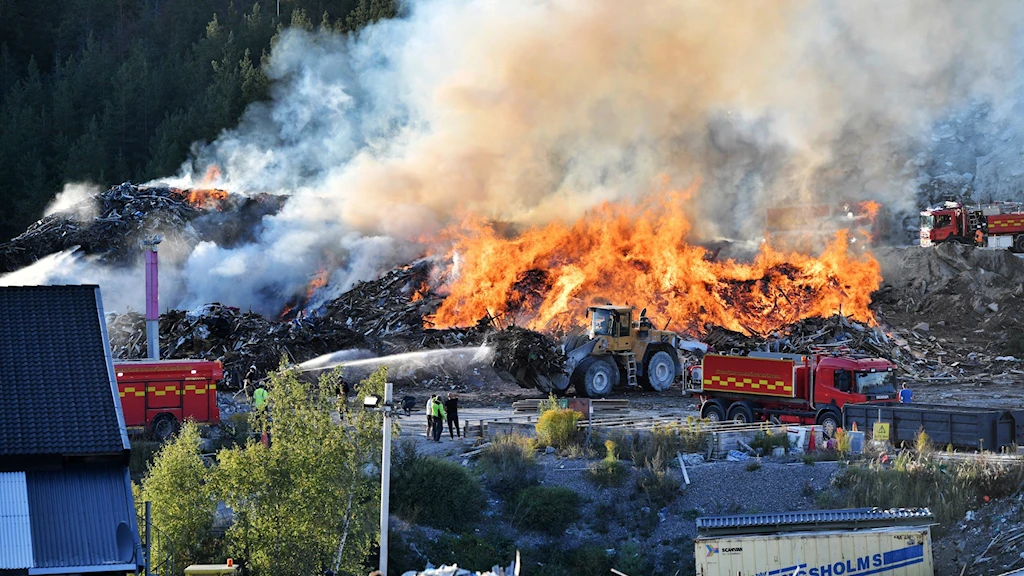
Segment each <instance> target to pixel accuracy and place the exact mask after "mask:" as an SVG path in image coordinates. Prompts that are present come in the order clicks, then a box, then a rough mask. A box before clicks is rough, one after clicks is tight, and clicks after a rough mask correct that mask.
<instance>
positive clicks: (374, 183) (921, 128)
mask: <svg viewBox="0 0 1024 576" xmlns="http://www.w3.org/2000/svg"><path fill="white" fill-rule="evenodd" d="M1021 13H1022V10H1021V9H1020V7H1019V5H1018V4H1016V3H1014V2H996V1H992V2H986V3H985V4H984V6H981V5H978V4H977V3H971V2H966V1H964V2H957V1H946V2H936V1H934V0H907V1H904V2H897V3H893V2H887V1H883V0H861V1H858V2H811V1H796V0H777V1H773V2H746V1H740V0H720V1H716V2H708V1H704V0H683V1H680V0H645V1H644V2H641V3H634V2H623V1H621V0H524V1H518V2H507V1H504V0H469V1H466V0H423V1H419V2H415V3H411V4H410V5H409V6H406V10H405V14H404V15H403V16H402V17H401V18H398V19H395V20H388V21H382V22H379V23H377V24H375V25H372V26H370V27H368V28H366V29H364V30H363V31H361V32H360V33H359V34H358V35H357V36H353V37H346V36H341V35H336V34H330V33H307V32H303V31H297V30H289V31H287V32H285V33H284V34H283V35H282V36H281V38H280V41H279V42H278V43H277V44H276V45H275V48H274V51H273V53H272V55H271V58H270V63H269V68H268V69H267V70H266V72H267V74H268V75H269V77H270V78H271V79H272V81H273V89H272V95H273V97H272V100H271V101H269V102H264V103H258V104H254V105H252V106H251V107H250V108H249V109H248V110H247V111H246V113H245V115H244V118H243V120H242V121H241V122H240V124H239V126H238V127H237V128H235V129H233V130H231V131H228V132H226V133H224V134H223V135H222V136H221V137H220V138H219V139H218V140H216V141H215V142H213V143H210V144H208V145H202V146H197V147H196V148H195V150H194V155H193V157H192V159H191V160H190V161H189V162H188V163H187V164H186V166H185V167H183V169H182V173H181V174H179V175H178V176H177V177H175V178H173V179H169V180H167V182H169V183H172V184H175V185H179V186H188V185H189V184H190V183H193V182H198V181H199V179H200V178H201V175H202V174H204V173H205V172H206V169H207V168H208V167H209V166H211V165H217V166H219V167H221V169H222V176H221V181H219V182H215V183H214V184H215V185H217V186H218V187H222V188H226V189H229V190H232V191H235V192H241V193H257V192H281V193H287V194H290V195H291V199H290V200H289V201H288V203H287V204H286V206H285V207H284V209H283V210H282V211H281V212H280V213H279V214H277V215H274V216H269V217H266V218H265V219H264V221H263V224H262V228H261V232H260V235H259V237H258V239H257V240H256V241H254V242H251V243H248V244H244V245H240V246H232V247H224V246H218V245H215V244H212V243H202V244H200V245H199V246H198V247H197V248H196V249H195V250H194V251H193V252H192V254H191V256H190V257H189V258H188V259H187V261H186V263H185V264H184V266H183V268H182V274H181V276H180V280H179V284H178V285H177V287H176V289H175V290H176V293H175V294H173V295H171V296H170V298H169V299H167V298H165V300H164V303H165V304H168V305H171V306H192V305H197V304H201V303H204V302H209V301H221V302H225V303H231V304H233V305H237V306H241V307H249V308H252V309H254V310H258V311H261V312H266V313H275V312H277V311H279V310H280V307H281V304H282V303H283V301H285V300H286V299H287V298H288V297H289V295H291V294H295V293H299V292H301V291H302V290H303V289H304V287H305V286H306V284H307V283H308V282H309V279H310V277H311V276H312V275H314V274H315V273H316V272H317V271H318V270H321V269H327V270H329V271H330V274H331V282H330V284H329V286H330V287H331V288H332V289H333V290H335V291H339V292H340V291H341V290H344V289H346V288H348V287H349V286H351V285H352V283H354V282H355V281H358V280H362V279H367V278H370V277H372V276H374V275H375V274H377V273H379V272H380V271H381V270H384V269H387V268H389V267H391V266H393V265H396V264H400V263H404V262H409V261H411V260H413V259H415V258H416V257H418V256H419V255H421V254H422V253H423V251H424V243H423V242H424V239H429V238H432V237H433V235H434V234H435V233H437V232H438V231H439V230H440V229H441V228H442V227H444V226H446V225H451V224H452V223H453V222H459V221H460V220H461V219H462V218H464V217H466V216H474V217H479V218H483V219H489V220H495V221H500V222H504V223H508V224H509V226H510V229H512V230H514V229H516V228H521V227H525V226H533V225H537V224H542V223H545V222H549V221H552V220H572V219H575V218H579V217H582V216H583V215H584V214H585V213H586V211H587V210H588V209H589V208H591V207H593V206H595V205H596V204H597V203H599V202H602V201H606V200H625V201H631V200H635V199H637V198H640V197H644V196H646V195H649V194H657V193H661V191H663V190H665V189H673V188H680V187H684V186H692V185H693V184H694V183H699V188H698V189H697V192H696V193H695V195H694V196H693V198H692V200H691V203H692V205H691V206H689V207H688V208H687V211H688V213H689V215H690V219H691V221H692V224H693V234H694V240H695V241H700V240H703V239H712V238H723V237H724V238H737V239H754V238H758V237H759V235H760V234H761V233H762V231H761V225H762V222H763V214H764V210H765V208H766V207H769V206H774V205H779V204H783V203H790V202H809V201H828V200H839V199H844V200H864V199H875V200H879V201H881V202H883V203H885V204H887V205H889V206H890V207H891V208H893V209H895V210H912V209H914V208H915V206H916V197H915V194H916V191H917V185H918V183H919V176H920V172H921V166H920V162H919V161H918V162H917V163H915V159H919V158H920V155H921V154H922V153H926V152H927V150H928V147H929V144H930V139H931V137H932V132H933V129H934V128H935V126H936V124H937V123H940V122H942V121H943V119H944V118H946V117H948V116H949V115H951V114H955V113H957V111H958V110H961V109H964V108H965V107H969V106H970V105H971V103H972V102H975V101H978V100H984V101H986V102H992V103H994V104H995V105H996V106H997V107H1000V106H1003V107H1005V108H1006V109H1007V110H1008V109H1009V105H1010V104H1009V103H1012V97H1013V96H1014V94H1015V90H1016V89H1017V87H1018V85H1019V76H1018V70H1019V56H1020V47H1019V42H1018V41H1017V40H1015V38H1016V37H1017V36H1019V34H1018V30H1019V26H1020V23H1021Z"/></svg>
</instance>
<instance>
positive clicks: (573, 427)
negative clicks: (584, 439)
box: [537, 408, 581, 450]
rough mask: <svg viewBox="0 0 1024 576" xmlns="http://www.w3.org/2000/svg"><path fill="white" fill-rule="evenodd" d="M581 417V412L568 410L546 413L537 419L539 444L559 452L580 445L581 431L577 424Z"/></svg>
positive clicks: (548, 411) (553, 410)
mask: <svg viewBox="0 0 1024 576" xmlns="http://www.w3.org/2000/svg"><path fill="white" fill-rule="evenodd" d="M580 416H581V415H580V413H579V412H577V411H575V410H569V409H567V408H555V409H552V410H546V411H544V412H543V413H542V414H541V415H540V418H538V419H537V442H538V443H539V444H540V445H542V446H552V447H554V448H556V449H558V450H567V449H569V448H570V447H572V446H577V445H579V444H580V430H579V428H578V426H577V424H578V423H579V421H580Z"/></svg>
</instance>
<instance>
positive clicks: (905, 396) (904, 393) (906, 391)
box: [900, 382, 914, 404]
mask: <svg viewBox="0 0 1024 576" xmlns="http://www.w3.org/2000/svg"><path fill="white" fill-rule="evenodd" d="M913 399H914V391H913V390H911V389H910V388H907V383H906V382H904V383H903V385H902V386H901V387H900V402H902V403H903V404H910V403H911V401H913Z"/></svg>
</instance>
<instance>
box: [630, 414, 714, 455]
mask: <svg viewBox="0 0 1024 576" xmlns="http://www.w3.org/2000/svg"><path fill="white" fill-rule="evenodd" d="M625 440H626V442H627V443H628V445H627V448H628V450H629V453H630V458H631V459H632V460H633V464H634V465H636V466H644V465H646V463H647V462H653V461H654V460H656V459H657V460H659V461H660V462H662V463H665V464H668V463H670V462H671V461H672V458H674V457H675V455H676V453H677V452H683V453H690V452H704V451H705V450H706V449H707V441H708V433H707V432H706V431H705V428H704V421H703V420H699V419H693V418H688V419H687V421H686V423H684V424H659V425H657V426H655V427H654V428H652V429H651V430H650V432H639V433H636V434H633V435H631V436H628V437H626V439H625Z"/></svg>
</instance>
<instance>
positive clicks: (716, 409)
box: [700, 400, 725, 422]
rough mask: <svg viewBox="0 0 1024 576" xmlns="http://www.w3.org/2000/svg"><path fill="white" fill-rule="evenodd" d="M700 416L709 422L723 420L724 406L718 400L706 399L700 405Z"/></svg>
mask: <svg viewBox="0 0 1024 576" xmlns="http://www.w3.org/2000/svg"><path fill="white" fill-rule="evenodd" d="M700 417H701V418H703V419H705V420H708V421H710V422H721V421H722V420H725V406H724V405H723V404H722V403H721V401H719V400H708V401H707V402H705V403H704V405H703V406H701V407H700Z"/></svg>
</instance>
